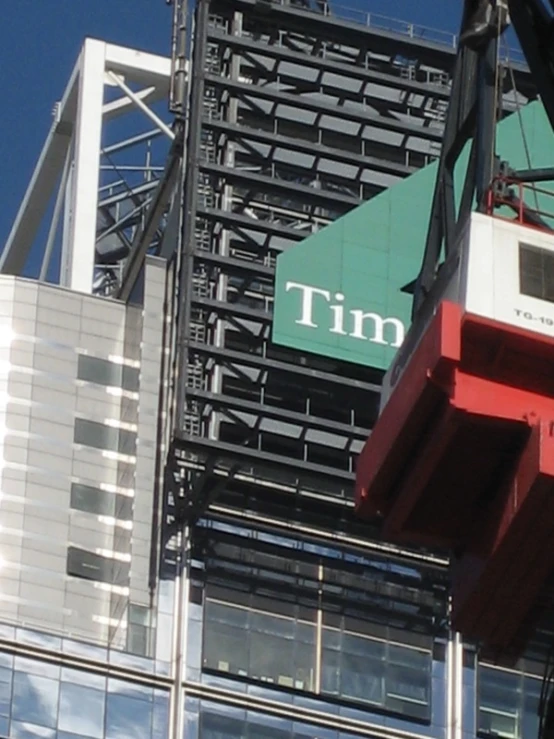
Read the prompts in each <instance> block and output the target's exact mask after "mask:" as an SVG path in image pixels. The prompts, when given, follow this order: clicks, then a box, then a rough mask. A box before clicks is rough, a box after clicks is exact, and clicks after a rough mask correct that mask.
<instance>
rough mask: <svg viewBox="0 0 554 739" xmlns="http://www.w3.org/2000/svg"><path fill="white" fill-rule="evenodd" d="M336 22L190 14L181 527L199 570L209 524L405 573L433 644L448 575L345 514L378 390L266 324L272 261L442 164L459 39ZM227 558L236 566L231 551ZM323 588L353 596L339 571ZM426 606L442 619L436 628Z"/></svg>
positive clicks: (177, 494) (333, 18) (226, 8)
mask: <svg viewBox="0 0 554 739" xmlns="http://www.w3.org/2000/svg"><path fill="white" fill-rule="evenodd" d="M333 11H334V12H333V13H331V11H330V8H329V6H327V5H326V4H325V3H318V4H317V5H316V6H310V5H309V4H308V3H300V2H297V3H285V2H263V1H260V0H233V2H231V3H227V2H226V3H223V2H221V1H220V0H201V1H200V2H199V3H198V4H197V6H196V11H195V19H194V27H195V37H194V49H193V57H192V59H191V76H190V86H189V89H188V100H187V110H188V121H189V125H188V129H187V131H188V135H187V139H186V145H185V146H184V147H183V149H184V151H185V152H186V156H185V166H184V171H185V179H184V191H183V231H182V243H181V248H180V254H181V263H180V284H179V289H178V296H179V298H178V300H179V303H178V326H177V335H176V346H177V357H178V360H177V365H176V373H175V382H176V404H175V407H176V413H175V442H174V454H175V467H174V469H173V471H172V477H171V479H172V480H173V481H174V482H173V492H174V495H173V498H172V499H173V500H174V502H175V505H176V512H174V513H175V516H176V522H177V524H178V523H179V522H180V523H181V524H182V525H186V526H187V527H189V526H191V527H192V529H191V530H192V548H193V550H195V551H196V550H197V548H198V547H200V550H202V551H203V552H205V553H206V552H214V553H218V552H221V551H222V550H223V549H225V545H224V544H222V543H221V537H222V534H221V532H220V528H218V525H220V526H223V525H225V526H229V525H231V526H237V527H241V526H248V527H249V528H250V529H251V531H252V532H253V535H252V539H251V540H249V542H248V548H249V550H251V551H252V552H254V551H258V550H259V548H260V547H261V546H262V545H261V544H259V542H260V541H261V539H260V534H261V532H273V535H275V536H278V535H284V534H285V533H286V532H287V531H288V532H290V531H291V529H293V530H294V532H295V535H296V536H297V538H298V540H299V541H313V542H319V545H320V546H321V545H322V542H325V545H327V544H328V545H329V546H333V547H337V549H339V548H341V547H346V548H347V550H352V549H354V550H356V551H358V552H362V553H364V552H365V554H364V556H370V555H371V556H377V557H388V556H393V557H394V558H396V559H398V560H402V561H405V562H409V563H411V565H412V566H414V567H416V568H418V569H419V571H420V573H421V578H422V580H421V588H420V599H419V601H418V602H419V605H417V606H415V607H414V609H413V610H412V611H411V624H412V626H413V627H414V628H417V629H418V630H424V631H425V630H426V631H427V633H432V632H433V633H435V631H436V629H437V628H438V626H437V624H439V623H440V622H441V619H440V618H439V617H438V613H439V612H441V610H442V613H443V615H444V613H445V607H446V606H445V590H444V587H443V585H444V580H443V577H444V574H445V568H446V560H439V559H436V558H434V557H432V556H431V555H428V554H426V553H424V552H417V553H416V552H410V551H407V550H402V551H400V550H394V551H392V550H390V549H388V548H387V547H386V546H385V545H384V544H383V543H381V542H379V540H378V537H377V535H376V531H375V530H373V528H372V527H371V526H370V527H369V532H370V541H369V543H368V525H367V524H361V523H359V522H358V521H356V519H355V518H354V516H353V513H352V508H353V503H352V490H353V480H354V475H353V469H354V460H355V458H356V456H357V455H358V453H359V451H360V449H361V444H362V440H363V439H364V438H365V437H366V436H367V434H368V433H369V430H370V429H371V427H372V425H373V423H374V421H375V419H376V415H377V410H378V402H379V384H380V379H381V378H380V373H379V372H376V371H372V370H370V369H368V368H365V367H364V368H362V367H356V366H353V365H351V366H348V365H346V364H344V363H340V362H337V361H333V360H330V359H325V358H321V357H315V356H312V355H307V354H302V353H300V352H297V351H290V350H286V349H284V348H282V347H278V346H276V345H274V344H273V343H272V341H271V321H272V301H273V278H274V267H275V260H276V258H277V256H278V255H279V253H281V252H282V251H283V250H285V249H287V248H289V247H292V246H294V244H296V243H298V242H299V241H301V240H302V239H304V238H305V237H306V236H307V235H309V234H312V233H314V232H316V231H318V230H319V229H321V228H324V227H325V225H327V224H328V223H330V222H331V221H333V220H334V219H335V218H337V217H339V216H341V215H343V214H344V213H346V212H348V211H349V210H350V209H352V208H354V207H356V206H357V205H358V204H359V203H361V202H363V201H364V200H367V199H369V198H371V197H373V196H374V195H376V194H378V193H380V192H382V191H383V190H384V189H386V188H387V187H389V186H391V185H393V184H394V183H395V182H398V181H400V180H401V179H402V178H405V177H407V176H409V175H410V174H411V173H412V172H414V171H415V170H416V169H417V168H419V167H422V166H425V165H426V164H427V163H429V162H431V161H432V160H434V159H435V158H437V157H438V155H439V153H440V146H441V140H442V135H443V127H444V120H445V112H446V106H447V103H448V100H449V95H450V90H451V79H452V74H453V65H454V61H455V46H456V40H455V39H454V38H453V37H452V38H450V39H449V42H448V43H446V38H442V39H440V40H437V39H436V38H433V39H430V40H429V38H428V37H427V36H426V35H425V33H424V32H422V31H420V30H418V29H415V28H414V27H413V26H408V25H407V26H406V27H405V28H403V29H400V28H394V29H391V28H386V27H385V28H384V27H382V26H386V24H381V27H380V26H379V25H375V24H374V23H373V21H374V19H372V18H371V17H369V16H367V17H366V16H365V15H363V14H362V16H361V17H360V18H353V16H352V13H351V12H349V11H346V10H344V11H341V10H337V8H336V7H335V6H333ZM353 20H354V22H353ZM360 20H361V21H362V22H361V23H360V22H359V21H360ZM306 29H309V32H307V31H306ZM399 31H401V32H399ZM513 68H514V74H513V75H512V76H510V77H508V76H507V75H506V76H505V78H504V79H503V94H504V111H505V113H508V112H510V111H511V110H514V108H515V106H516V105H518V104H523V103H525V102H527V101H528V100H530V99H532V98H533V97H534V95H535V93H534V89H533V85H532V83H531V81H530V79H529V75H528V73H527V71H526V70H525V68H524V67H522V66H521V65H519V64H518V63H517V61H514V62H513ZM512 81H513V82H515V85H516V87H515V89H514V88H513V86H512ZM414 277H415V275H414ZM354 408H356V409H360V408H363V409H364V410H363V411H360V410H356V411H354V410H353V409H354ZM216 524H218V525H216ZM173 530H174V529H173ZM256 532H257V533H256ZM275 546H277V544H275ZM262 549H263V547H262ZM229 552H232V553H233V554H232V555H231V554H229V557H232V556H234V557H235V558H237V561H239V560H240V561H242V559H243V557H244V549H243V548H241V546H240V545H239V544H237V545H236V546H234V547H230V548H229ZM214 556H215V554H214ZM252 556H253V557H254V560H253V561H252V563H251V566H252V571H254V570H256V569H257V568H256V564H255V559H256V557H255V555H254V554H253V555H252ZM259 556H260V557H261V556H262V552H261V550H260V551H259ZM216 559H217V557H216ZM218 567H221V568H223V570H221V571H225V565H223V564H220V565H218ZM209 569H210V568H209V567H207V571H209ZM216 569H217V570H218V571H220V570H219V569H218V568H216ZM441 571H442V575H441V574H439V573H440V572H441ZM258 572H259V569H258ZM333 578H335V579H336V580H337V581H340V582H343V583H346V582H347V580H348V567H346V568H345V569H344V571H343V572H342V574H339V573H337V574H336V575H334V576H333ZM441 583H442V584H441ZM437 584H438V585H437ZM437 588H438V589H437ZM439 591H440V594H439ZM432 593H433V594H434V595H431V594H432ZM397 595H398V593H397ZM429 598H431V601H433V599H438V600H436V601H435V604H434V606H432V607H431V608H430V610H427V609H429V606H430V601H429ZM393 600H394V598H392V599H391V601H390V603H389V606H387V607H386V608H385V610H387V608H388V610H387V615H386V617H385V616H384V614H383V613H381V616H378V615H377V611H378V610H379V609H375V613H374V616H375V618H376V619H377V620H381V619H383V618H385V620H386V618H389V619H390V618H391V613H392V611H393V610H394V607H395V606H394V605H393ZM416 600H417V598H416ZM425 604H426V605H425ZM440 604H442V605H440ZM408 621H410V619H408V620H407V621H406V622H405V623H404V624H403V627H405V628H408Z"/></svg>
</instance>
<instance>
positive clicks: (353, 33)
mask: <svg viewBox="0 0 554 739" xmlns="http://www.w3.org/2000/svg"><path fill="white" fill-rule="evenodd" d="M220 3H221V5H220V7H221V11H218V3H217V2H216V3H214V4H213V8H214V12H215V13H217V12H221V14H222V15H224V14H225V11H226V10H227V7H228V6H227V5H226V4H225V2H224V0H220ZM234 4H235V5H236V7H237V8H240V9H242V10H243V11H244V12H245V13H248V15H249V17H250V18H258V19H259V20H260V21H262V23H263V24H264V25H265V26H267V24H268V21H272V20H274V21H275V25H277V24H281V23H282V24H283V26H284V27H285V28H288V29H290V30H291V31H295V32H298V33H300V34H303V35H305V34H306V32H307V31H308V32H309V33H310V35H312V36H318V35H319V36H321V37H323V38H327V39H329V40H330V41H331V40H333V41H336V42H338V43H344V44H346V45H347V46H349V47H352V46H355V45H363V47H368V46H369V45H371V47H370V48H371V50H372V51H373V52H375V53H376V54H379V53H381V54H391V51H392V50H394V53H395V54H399V55H401V56H404V57H405V58H408V59H411V58H417V59H419V60H420V61H421V62H422V63H424V64H429V65H431V66H436V67H440V68H444V69H446V70H448V69H450V68H451V67H452V64H453V62H454V58H455V55H456V49H455V47H454V45H453V46H452V48H450V47H449V46H446V45H443V44H439V43H435V42H432V41H426V40H425V39H423V38H418V37H417V36H409V35H408V34H406V35H403V34H400V33H394V32H392V31H386V30H382V29H379V28H376V27H375V26H369V25H363V23H356V22H352V21H348V20H343V19H341V18H340V15H336V14H334V13H330V14H328V15H324V14H322V13H315V12H313V11H309V10H304V9H302V8H299V7H298V6H294V5H290V4H284V3H282V4H281V3H279V2H271V0H270V1H269V2H267V3H265V2H264V3H259V2H258V1H257V0H235V3H234ZM359 12H360V15H362V14H363V13H364V11H363V10H360V11H359ZM308 29H309V30H308Z"/></svg>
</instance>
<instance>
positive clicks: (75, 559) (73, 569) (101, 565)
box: [67, 547, 129, 585]
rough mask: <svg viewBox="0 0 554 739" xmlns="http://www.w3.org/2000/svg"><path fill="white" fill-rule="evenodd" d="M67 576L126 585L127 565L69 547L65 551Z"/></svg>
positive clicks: (127, 576) (127, 577) (127, 578)
mask: <svg viewBox="0 0 554 739" xmlns="http://www.w3.org/2000/svg"><path fill="white" fill-rule="evenodd" d="M67 574H68V575H73V576H74V577H80V578H82V579H84V580H95V581H97V582H107V583H111V584H113V585H127V584H128V582H129V564H128V562H120V561H119V560H114V559H110V558H108V557H102V556H100V555H99V554H95V553H94V552H89V551H87V550H86V549H78V548H77V547H69V549H68V550H67Z"/></svg>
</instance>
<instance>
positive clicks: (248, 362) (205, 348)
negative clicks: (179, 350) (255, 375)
mask: <svg viewBox="0 0 554 739" xmlns="http://www.w3.org/2000/svg"><path fill="white" fill-rule="evenodd" d="M190 350H191V351H193V352H196V353H198V354H205V355H206V356H209V357H213V358H214V359H217V360H218V361H219V362H220V363H221V364H228V365H233V364H236V365H242V366H243V367H255V368H256V369H260V370H275V371H277V372H279V371H280V372H282V373H283V377H285V376H286V375H287V374H288V375H294V377H296V378H301V377H302V378H304V379H305V380H306V381H308V382H314V380H315V381H321V382H325V383H328V384H329V385H330V387H332V386H333V385H338V386H340V387H344V388H348V389H350V388H351V389H354V388H355V389H356V390H361V391H365V392H369V393H380V392H381V386H380V385H377V384H375V383H371V382H363V381H361V380H354V379H351V378H349V377H342V376H341V375H338V374H332V373H331V372H322V371H321V370H317V369H311V368H309V367H301V366H300V365H299V364H294V363H293V362H292V361H291V362H290V363H289V362H280V361H278V360H277V359H268V358H267V357H258V356H256V355H255V354H245V353H243V352H236V351H232V350H231V349H225V348H224V347H217V346H213V345H211V344H200V343H199V342H197V341H191V342H190Z"/></svg>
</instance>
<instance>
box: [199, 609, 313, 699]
mask: <svg viewBox="0 0 554 739" xmlns="http://www.w3.org/2000/svg"><path fill="white" fill-rule="evenodd" d="M205 626H206V627H205V631H204V633H205V640H204V654H203V662H204V666H205V667H207V668H210V669H214V670H218V671H220V672H230V673H233V674H235V675H241V676H244V677H250V678H252V679H254V680H260V681H263V682H266V683H274V684H275V685H280V686H282V687H287V688H296V689H299V690H313V689H314V678H315V646H314V645H315V625H314V624H311V623H306V622H302V621H301V620H299V619H297V618H294V617H288V616H285V615H281V614H279V615H277V614H272V613H267V612H263V611H258V610H253V609H252V610H250V609H246V608H240V607H236V606H234V605H230V604H227V603H218V602H214V601H207V603H206V625H205Z"/></svg>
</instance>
